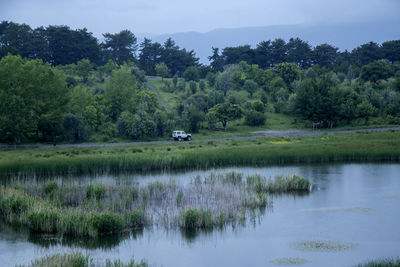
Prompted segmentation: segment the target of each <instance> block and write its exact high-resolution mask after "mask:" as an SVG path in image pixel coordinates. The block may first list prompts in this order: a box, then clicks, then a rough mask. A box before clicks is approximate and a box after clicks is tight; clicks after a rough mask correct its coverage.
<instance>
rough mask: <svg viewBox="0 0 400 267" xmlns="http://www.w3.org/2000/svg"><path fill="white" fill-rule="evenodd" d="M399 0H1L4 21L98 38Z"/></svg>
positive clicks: (285, 18) (284, 20)
mask: <svg viewBox="0 0 400 267" xmlns="http://www.w3.org/2000/svg"><path fill="white" fill-rule="evenodd" d="M399 14H400V0H196V1H192V0H0V20H9V21H13V22H18V23H27V24H29V25H30V26H31V27H33V28H35V27H38V26H47V25H68V26H70V27H71V28H73V29H77V28H84V27H86V28H87V29H88V30H89V31H90V32H93V33H94V35H95V36H97V37H100V36H101V34H102V33H106V32H110V33H115V32H119V31H121V30H123V29H129V30H131V31H132V32H134V33H135V34H138V33H146V34H162V33H175V32H185V31H198V32H207V31H210V30H213V29H216V28H237V27H248V26H268V25H281V24H303V23H305V24H316V23H328V24H332V23H341V22H346V23H348V22H362V21H367V20H368V21H370V20H390V19H395V18H398V17H399Z"/></svg>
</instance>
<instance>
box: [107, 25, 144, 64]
mask: <svg viewBox="0 0 400 267" xmlns="http://www.w3.org/2000/svg"><path fill="white" fill-rule="evenodd" d="M103 36H104V39H105V40H104V44H103V46H104V48H105V51H106V55H107V57H108V58H109V59H111V60H113V61H114V62H116V63H117V64H118V65H122V64H124V63H127V62H129V61H133V59H134V53H135V51H136V49H137V44H136V42H137V38H136V36H135V35H134V34H133V33H132V32H131V31H129V30H123V31H120V32H119V33H115V34H111V33H106V34H103Z"/></svg>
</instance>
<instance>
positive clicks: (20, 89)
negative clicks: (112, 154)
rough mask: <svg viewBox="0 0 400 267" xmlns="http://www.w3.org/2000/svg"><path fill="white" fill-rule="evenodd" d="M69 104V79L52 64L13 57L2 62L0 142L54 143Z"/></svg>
mask: <svg viewBox="0 0 400 267" xmlns="http://www.w3.org/2000/svg"><path fill="white" fill-rule="evenodd" d="M67 103H68V89H67V85H66V82H65V77H64V75H63V74H62V73H61V72H59V71H57V70H56V69H54V68H52V67H51V66H50V65H49V64H44V63H43V62H42V61H41V60H26V59H22V58H21V57H20V56H11V55H8V56H6V57H4V58H2V60H1V61H0V136H1V137H0V139H2V140H4V141H14V142H15V143H20V142H21V141H22V140H24V139H25V140H35V139H44V140H51V141H53V139H54V138H55V136H56V134H58V131H59V130H60V128H61V123H62V118H63V116H64V114H65V110H66V105H67Z"/></svg>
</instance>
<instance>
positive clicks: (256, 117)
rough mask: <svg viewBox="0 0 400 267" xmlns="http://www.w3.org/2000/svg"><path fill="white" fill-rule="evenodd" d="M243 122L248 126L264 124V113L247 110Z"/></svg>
mask: <svg viewBox="0 0 400 267" xmlns="http://www.w3.org/2000/svg"><path fill="white" fill-rule="evenodd" d="M245 123H246V124H247V125H250V126H259V125H264V124H265V114H264V113H263V112H259V111H256V110H249V111H247V112H246V115H245Z"/></svg>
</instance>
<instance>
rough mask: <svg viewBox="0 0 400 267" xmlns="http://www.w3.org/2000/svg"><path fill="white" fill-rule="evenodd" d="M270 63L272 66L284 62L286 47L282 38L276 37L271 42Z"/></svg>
mask: <svg viewBox="0 0 400 267" xmlns="http://www.w3.org/2000/svg"><path fill="white" fill-rule="evenodd" d="M270 52H271V61H272V62H271V63H272V65H273V66H275V65H277V64H279V63H282V62H286V56H287V48H286V43H285V41H284V40H283V39H280V38H277V39H275V40H274V41H272V42H271V50H270Z"/></svg>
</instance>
